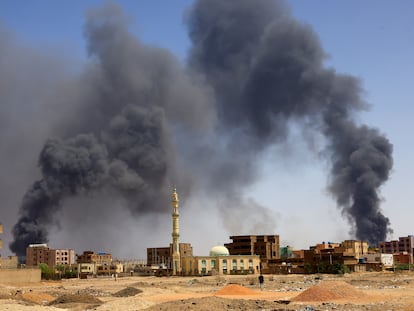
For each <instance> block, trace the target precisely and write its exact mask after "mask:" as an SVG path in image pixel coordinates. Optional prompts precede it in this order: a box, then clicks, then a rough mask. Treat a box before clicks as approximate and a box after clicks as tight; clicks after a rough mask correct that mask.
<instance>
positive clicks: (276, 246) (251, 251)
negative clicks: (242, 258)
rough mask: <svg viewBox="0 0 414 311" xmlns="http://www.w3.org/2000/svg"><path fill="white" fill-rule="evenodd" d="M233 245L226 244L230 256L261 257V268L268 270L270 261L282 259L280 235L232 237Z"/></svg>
mask: <svg viewBox="0 0 414 311" xmlns="http://www.w3.org/2000/svg"><path fill="white" fill-rule="evenodd" d="M230 239H231V240H233V242H232V243H227V244H224V246H225V247H227V248H228V250H229V252H230V255H259V256H260V261H261V267H262V268H263V269H266V268H267V264H268V262H269V260H272V259H279V258H280V243H279V236H278V235H238V236H231V237H230Z"/></svg>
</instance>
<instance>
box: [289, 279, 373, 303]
mask: <svg viewBox="0 0 414 311" xmlns="http://www.w3.org/2000/svg"><path fill="white" fill-rule="evenodd" d="M364 297H366V294H364V293H363V292H361V291H360V290H358V289H356V288H355V287H353V286H352V285H349V284H348V283H346V282H343V281H324V282H322V283H320V284H318V285H315V286H312V287H310V288H308V289H307V290H305V291H303V292H302V293H300V294H299V295H297V296H296V297H294V298H293V299H292V301H329V300H337V299H349V300H350V301H351V300H352V299H358V298H364Z"/></svg>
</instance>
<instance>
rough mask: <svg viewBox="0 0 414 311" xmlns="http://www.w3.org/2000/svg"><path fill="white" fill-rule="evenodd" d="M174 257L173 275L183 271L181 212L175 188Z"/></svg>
mask: <svg viewBox="0 0 414 311" xmlns="http://www.w3.org/2000/svg"><path fill="white" fill-rule="evenodd" d="M171 203H172V208H173V210H172V227H173V231H172V252H173V253H172V257H173V275H177V274H180V273H181V260H180V245H179V241H178V238H179V237H180V225H179V217H180V215H179V213H178V194H177V189H176V188H174V190H173V193H172V201H171Z"/></svg>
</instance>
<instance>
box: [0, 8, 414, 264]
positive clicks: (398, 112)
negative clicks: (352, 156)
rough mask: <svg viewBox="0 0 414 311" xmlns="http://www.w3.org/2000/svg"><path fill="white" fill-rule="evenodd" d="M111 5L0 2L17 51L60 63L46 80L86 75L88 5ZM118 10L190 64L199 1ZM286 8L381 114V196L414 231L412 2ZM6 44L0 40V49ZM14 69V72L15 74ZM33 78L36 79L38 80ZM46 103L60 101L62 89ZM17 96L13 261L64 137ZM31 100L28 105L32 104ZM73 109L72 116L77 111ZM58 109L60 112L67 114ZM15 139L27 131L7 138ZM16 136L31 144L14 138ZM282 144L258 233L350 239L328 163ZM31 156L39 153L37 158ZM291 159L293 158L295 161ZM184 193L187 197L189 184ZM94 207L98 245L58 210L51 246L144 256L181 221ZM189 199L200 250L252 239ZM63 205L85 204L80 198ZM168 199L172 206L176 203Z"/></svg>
mask: <svg viewBox="0 0 414 311" xmlns="http://www.w3.org/2000/svg"><path fill="white" fill-rule="evenodd" d="M101 3H103V2H102V1H73V0H72V1H54V0H41V1H0V33H1V31H4V30H6V31H8V33H9V36H10V37H11V38H12V41H13V44H14V46H16V47H18V48H16V51H20V52H21V53H22V54H25V53H26V52H27V51H32V52H31V55H33V54H35V55H36V57H34V61H35V62H38V61H45V60H47V59H50V60H51V68H50V72H45V73H44V74H45V75H51V77H52V78H51V81H53V73H54V72H55V71H56V72H60V71H64V72H71V71H73V72H77V71H79V70H81V68H83V64H85V63H86V62H87V61H88V55H87V52H86V47H85V39H84V36H83V25H84V15H85V12H86V10H87V9H89V8H91V7H94V6H97V5H99V4H101ZM116 3H118V4H120V6H121V7H122V8H123V9H124V11H125V12H126V14H127V16H129V17H130V18H131V24H130V32H131V33H132V34H133V35H134V36H136V37H138V38H139V39H140V40H141V41H142V42H144V43H146V44H149V45H155V46H157V47H161V48H165V49H167V50H169V51H171V52H172V53H173V54H174V55H175V56H176V57H178V58H179V59H180V60H181V61H182V62H185V60H186V55H187V54H186V53H187V50H188V48H189V45H190V43H189V39H188V37H187V30H186V26H185V25H184V23H183V14H185V12H186V8H187V7H188V6H189V5H191V3H192V1H190V0H175V1H162V0H141V1H116ZM287 3H288V5H289V6H290V7H291V12H292V14H293V16H295V17H296V18H297V19H299V20H300V21H302V22H304V23H307V24H309V25H310V26H311V27H312V28H313V29H314V31H315V32H316V33H317V34H318V36H319V38H320V41H321V44H322V46H323V48H324V50H325V52H326V53H327V54H328V55H329V58H328V60H327V62H326V66H328V67H333V68H335V70H336V71H337V72H339V73H347V74H351V75H353V76H356V77H358V78H360V79H361V80H362V84H363V87H364V89H365V92H366V93H365V94H366V96H365V99H366V100H367V101H368V102H369V103H370V105H371V107H370V111H368V112H366V113H363V114H361V115H360V116H359V118H360V120H361V122H363V123H367V124H368V125H369V126H372V127H375V128H378V129H379V130H380V132H381V133H383V134H385V136H386V137H387V138H388V139H389V140H390V141H391V143H392V144H393V145H394V168H393V171H392V174H391V178H390V180H389V181H388V182H387V183H386V184H385V186H384V187H383V188H382V191H381V195H382V197H383V198H384V202H383V203H382V205H381V208H382V210H383V213H384V214H385V216H387V217H389V219H390V221H391V227H392V228H393V230H394V233H393V235H392V236H390V238H398V237H399V236H406V235H408V234H412V233H413V231H412V229H411V227H412V217H414V209H413V208H412V203H411V197H410V192H411V191H412V189H411V184H412V183H411V176H412V175H414V166H413V164H412V159H413V158H414V151H413V150H414V149H413V147H412V145H411V143H412V141H413V139H412V138H411V133H413V132H414V123H413V121H412V118H413V116H414V111H413V110H414V108H413V103H414V95H413V82H414V78H413V76H412V75H413V72H414V62H413V61H412V55H414V25H413V20H412V12H414V2H412V1H410V0H407V1H403V0H400V1H385V0H380V1H378V0H376V1H374V0H369V1H368V0H367V1H358V0H348V1H328V0H315V1H299V0H297V1H296V0H290V1H287ZM1 44H2V42H1V41H0V51H1ZM25 51H26V52H25ZM20 52H19V53H20ZM39 55H40V56H39ZM22 59H24V57H22ZM62 60H63V61H64V63H63V64H62ZM1 61H3V62H6V61H7V59H2V58H1V56H0V62H1ZM0 65H1V64H0ZM18 67H19V68H18V69H16V70H19V71H21V72H23V73H24V72H25V67H24V64H22V63H20V65H19V66H18ZM60 67H62V68H60ZM1 68H2V67H1V66H0V69H1ZM8 70H11V71H13V70H14V68H13V67H12V68H8ZM12 76H13V75H12ZM22 76H25V74H23V75H22ZM28 76H29V77H31V78H34V77H32V76H31V75H30V73H28ZM18 77H20V78H21V76H18ZM20 78H19V79H20ZM0 83H2V80H0ZM51 88H53V85H51ZM0 90H1V86H0ZM16 92H17V93H18V90H16ZM34 93H36V92H35V91H34ZM42 96H43V95H42ZM42 96H40V97H39V96H38V97H36V98H42ZM44 96H46V97H47V98H50V96H56V97H58V94H52V95H50V94H49V95H44ZM1 97H2V94H1V93H0V104H1V105H4V104H5V102H4V101H2V100H1ZM13 100H15V102H14V103H13V106H12V107H8V108H7V109H1V110H0V113H2V114H3V115H0V122H2V124H0V131H2V134H0V157H1V158H3V160H2V161H4V159H10V158H11V157H10V154H12V155H13V161H12V162H11V163H10V164H9V165H7V166H4V165H3V166H2V167H3V169H4V170H5V171H4V172H2V173H1V175H0V187H2V188H3V189H2V190H0V195H2V200H1V201H0V220H1V222H2V223H3V227H4V234H3V245H4V249H3V251H2V252H1V253H2V254H3V255H7V254H8V253H9V251H8V249H7V245H8V244H9V243H10V241H11V235H10V230H11V228H12V226H13V225H14V223H15V221H16V219H17V210H18V206H19V204H20V201H21V198H22V196H23V194H24V192H25V191H26V190H27V188H28V186H29V185H30V184H31V183H32V182H33V181H34V178H35V176H38V174H39V173H38V172H37V171H36V170H37V168H36V160H37V157H38V153H39V151H40V149H41V147H42V145H43V143H44V141H45V139H46V138H47V137H49V136H53V135H56V133H55V132H54V128H55V127H56V123H59V122H60V118H59V117H58V116H55V114H54V113H53V109H54V107H49V106H48V107H45V106H44V105H42V103H41V102H39V103H36V102H35V103H31V104H27V103H26V104H22V105H21V106H19V98H18V96H17V97H16V96H14V97H13ZM22 100H23V101H30V97H28V98H23V99H22ZM74 100H76V99H74ZM74 105H76V104H75V103H74ZM66 109H68V111H70V108H66ZM21 111H23V112H24V113H25V116H26V117H25V118H23V119H19V118H18V117H16V115H17V112H21ZM44 111H47V113H46V114H45V116H47V117H45V119H44V120H43V122H41V123H42V124H38V125H33V124H30V120H31V118H29V116H30V115H31V114H33V115H35V116H36V117H34V118H33V120H42V118H41V114H42V113H43V112H44ZM51 111H52V112H51ZM65 111H66V110H64V109H63V112H65ZM58 114H59V115H61V110H60V112H59V113H56V115H58ZM39 115H40V117H39ZM33 131H36V132H37V133H36V134H35V135H34V136H35V138H33V139H31V138H28V134H30V133H33ZM11 132H13V133H18V134H19V135H13V136H12V135H8V133H11ZM292 135H295V133H293V134H292ZM11 137H13V140H12V139H11ZM16 137H17V138H19V137H20V138H21V140H19V141H16V140H15V139H16ZM20 144H24V146H25V147H24V148H23V147H21V146H19V145H20ZM29 147H30V148H29ZM28 148H29V149H28ZM280 148H281V147H275V148H274V149H272V151H271V152H268V153H267V154H266V157H265V161H263V163H262V165H261V172H260V173H261V178H259V181H258V182H257V183H256V184H255V185H253V186H252V187H250V188H249V189H247V190H246V191H247V193H246V194H245V195H246V197H251V198H253V199H254V200H255V201H256V202H258V203H259V204H261V205H263V206H265V207H267V208H269V209H270V210H271V211H272V214H271V217H272V218H274V219H273V221H272V222H271V223H272V224H273V225H272V226H273V229H274V230H273V231H272V232H269V231H268V230H269V229H268V228H267V229H266V232H257V233H258V234H279V235H280V238H281V244H282V245H291V246H293V247H294V248H307V247H308V246H309V245H312V244H316V243H320V242H322V241H342V240H344V239H348V238H352V237H350V235H349V225H348V224H347V222H346V221H345V220H343V218H342V216H341V213H340V211H339V210H338V209H337V208H336V203H335V201H334V200H333V199H332V198H331V196H330V195H329V194H328V192H327V190H326V185H327V172H328V170H329V168H328V165H327V163H326V161H324V160H323V159H322V158H321V157H319V156H317V155H315V154H312V153H309V152H308V151H307V150H308V149H307V148H305V147H304V146H303V144H302V143H300V140H299V139H298V143H295V140H294V139H293V140H292V141H291V143H290V144H289V145H287V146H283V150H280ZM27 150H31V151H32V152H29V153H27ZM6 153H7V155H5V154H6ZM14 153H15V154H14ZM22 153H24V154H22ZM281 154H287V155H288V157H284V156H281ZM178 192H179V195H180V189H178ZM87 200H94V203H93V204H91V205H93V206H94V208H93V209H92V211H94V212H92V213H89V214H88V215H86V216H85V219H87V221H85V220H83V221H81V222H79V223H80V224H81V225H82V226H90V227H91V228H92V229H91V230H89V231H87V232H89V234H91V235H95V236H96V240H97V242H95V243H94V244H93V245H91V246H89V245H87V244H85V243H83V241H84V240H85V239H84V236H83V234H84V232H85V230H77V229H78V228H77V225H76V223H77V222H76V219H77V218H76V217H82V216H79V215H71V214H70V209H63V210H62V215H60V216H61V217H62V219H72V220H71V221H67V222H66V221H65V220H63V221H61V224H60V228H55V229H54V232H53V234H52V236H51V237H50V245H51V247H55V248H65V247H68V248H75V250H76V251H77V252H81V251H83V250H86V249H87V248H92V249H94V250H107V251H112V252H113V253H114V255H115V256H117V257H137V258H144V257H145V252H146V247H152V246H166V245H168V244H169V242H170V237H171V233H170V232H171V220H170V219H169V215H168V214H164V215H163V217H165V218H166V219H159V218H158V219H147V218H146V217H150V216H146V217H143V218H141V219H138V220H137V219H134V218H131V217H129V215H127V214H126V213H123V212H122V211H117V210H116V209H115V208H114V210H113V211H112V213H108V214H104V215H102V214H101V213H100V209H99V208H98V207H96V205H97V203H96V201H97V200H96V199H92V198H88V199H87ZM98 201H99V200H98ZM180 201H181V210H180V211H181V218H180V220H181V241H183V242H189V243H192V244H193V246H194V252H195V254H196V255H203V254H206V253H207V252H208V250H209V249H210V248H211V247H212V246H214V245H215V244H223V243H227V242H229V240H228V237H229V235H232V234H243V233H244V232H243V225H242V224H232V223H231V221H232V215H231V214H229V215H226V217H225V219H223V217H224V216H223V214H221V213H217V210H216V209H215V208H211V204H212V201H213V200H212V199H211V198H209V197H208V195H206V196H205V197H198V198H192V199H191V200H189V199H187V198H185V197H183V196H180ZM65 204H67V205H68V206H70V205H71V204H76V198H75V199H73V200H71V201H70V202H66V203H65ZM99 204H102V205H105V204H114V206H116V204H117V203H116V202H107V201H105V200H102V202H99ZM165 204H166V205H170V202H165ZM13 206H14V207H13ZM105 210H107V209H105ZM153 217H155V216H153ZM157 217H159V216H157ZM247 218H249V217H247ZM102 219H112V220H113V221H105V220H102ZM222 221H225V222H228V223H230V224H229V226H228V228H229V227H230V228H232V227H234V228H237V226H239V227H238V228H237V229H235V230H239V232H235V231H231V232H230V231H229V229H224V228H223V224H222ZM246 221H248V220H246ZM80 224H79V225H80ZM258 230H260V229H258ZM120 245H123V246H120Z"/></svg>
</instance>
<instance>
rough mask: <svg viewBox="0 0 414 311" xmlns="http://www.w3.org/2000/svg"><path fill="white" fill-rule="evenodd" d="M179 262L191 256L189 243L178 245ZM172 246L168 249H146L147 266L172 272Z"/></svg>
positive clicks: (191, 251)
mask: <svg viewBox="0 0 414 311" xmlns="http://www.w3.org/2000/svg"><path fill="white" fill-rule="evenodd" d="M178 249H179V253H180V262H181V261H182V260H183V258H184V257H188V256H193V247H192V246H191V244H190V243H179V244H178ZM172 254H173V244H170V246H169V247H151V248H147V266H155V265H156V266H162V267H164V266H165V267H166V268H167V269H170V270H172V269H173V266H172V262H173V258H172Z"/></svg>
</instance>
